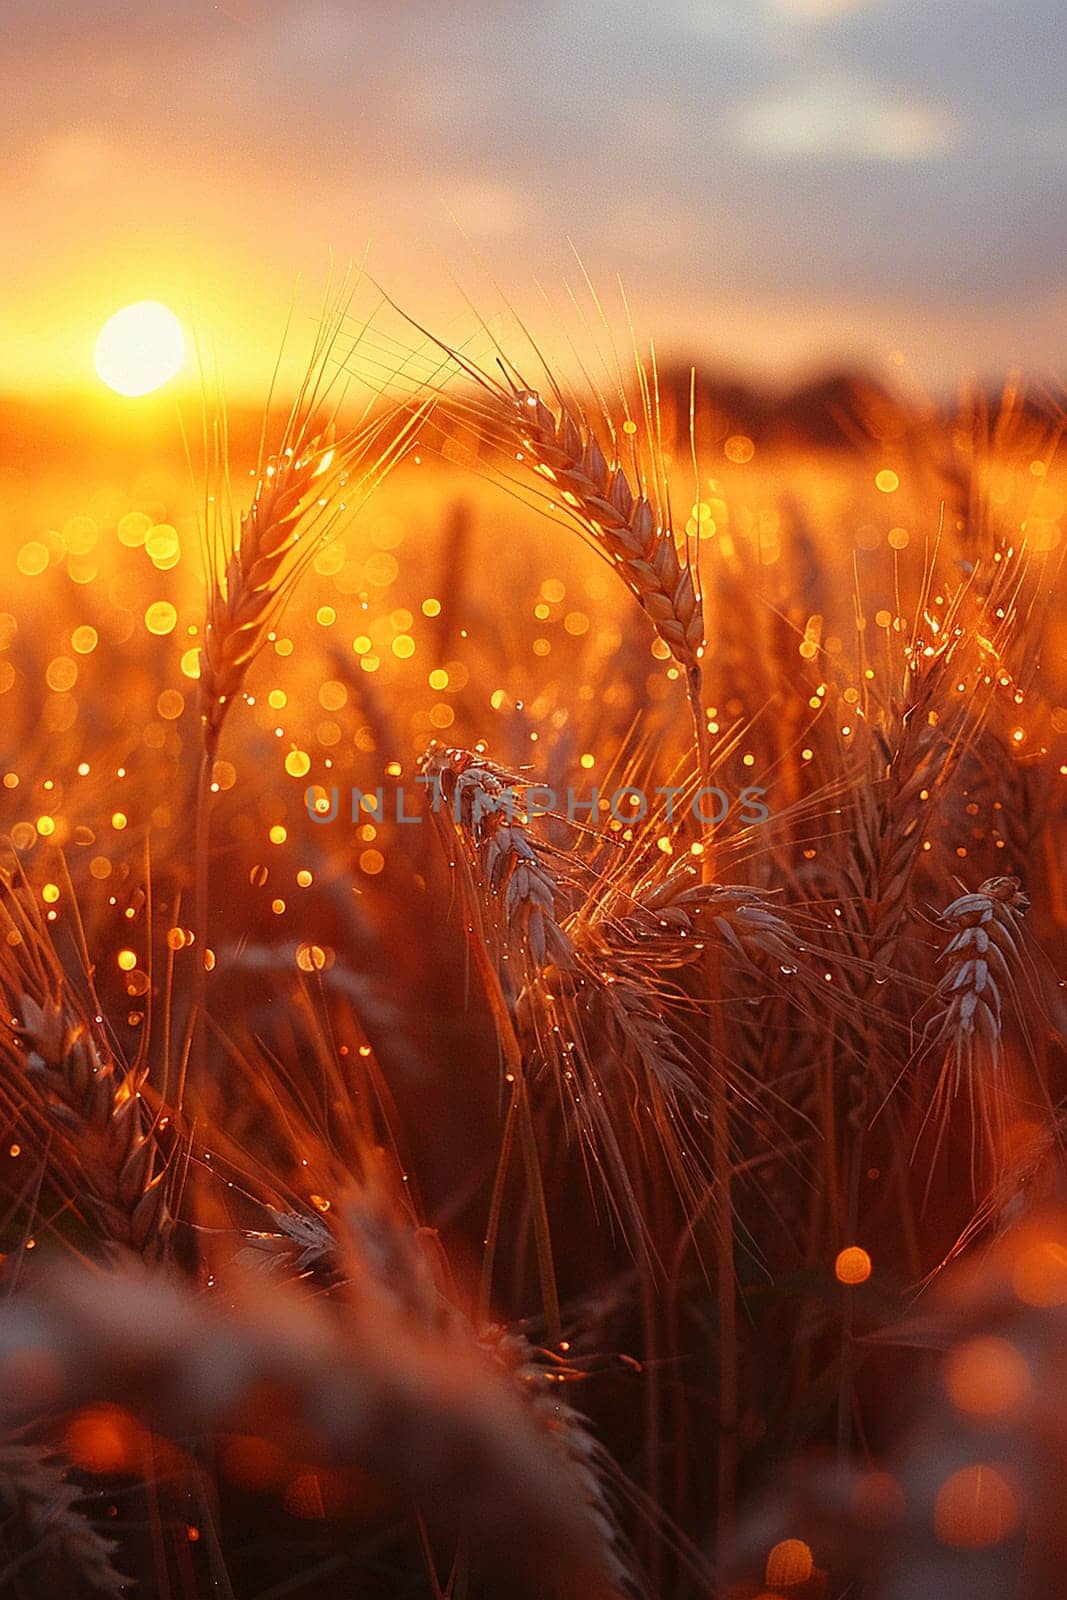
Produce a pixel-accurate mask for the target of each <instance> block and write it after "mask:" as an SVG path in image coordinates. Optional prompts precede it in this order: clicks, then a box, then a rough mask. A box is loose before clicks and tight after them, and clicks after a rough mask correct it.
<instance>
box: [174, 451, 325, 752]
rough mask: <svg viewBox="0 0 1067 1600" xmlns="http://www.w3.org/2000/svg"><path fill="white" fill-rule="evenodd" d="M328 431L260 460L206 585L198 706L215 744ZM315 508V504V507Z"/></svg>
mask: <svg viewBox="0 0 1067 1600" xmlns="http://www.w3.org/2000/svg"><path fill="white" fill-rule="evenodd" d="M332 451H333V444H332V438H331V436H330V435H329V434H327V435H326V436H325V437H322V438H320V437H314V438H311V439H308V440H307V441H303V440H299V439H298V448H294V447H293V446H289V445H287V446H285V447H283V449H282V452H281V454H280V455H277V456H274V457H272V458H271V459H270V460H269V461H268V462H267V464H266V467H265V469H264V471H263V473H262V474H261V476H260V478H259V480H258V482H257V483H256V487H255V490H254V493H253V496H252V502H251V504H250V506H249V507H248V509H247V511H244V512H243V513H242V515H241V524H240V532H239V533H238V535H237V537H236V539H235V540H234V542H233V548H232V549H231V551H230V553H229V556H228V559H227V560H226V563H225V566H224V568H223V571H222V573H221V574H220V577H219V580H218V583H217V585H215V586H213V587H212V588H211V589H210V591H209V594H210V599H209V614H208V619H207V624H206V627H205V630H204V648H203V656H202V660H201V664H200V714H201V718H202V721H203V726H204V737H205V741H206V743H207V747H208V749H209V751H211V752H214V750H215V749H216V747H217V745H218V740H219V734H220V733H221V731H222V724H223V721H224V720H225V717H226V713H227V711H228V709H229V707H230V706H231V705H232V703H233V701H234V698H235V697H236V696H237V695H238V694H239V693H240V690H241V686H242V684H243V683H244V680H245V675H246V673H247V672H248V669H249V667H250V666H251V664H252V662H253V661H254V660H255V657H256V656H257V654H258V653H259V651H260V650H261V649H262V648H263V644H264V641H265V635H266V631H267V629H268V628H269V626H270V620H271V617H272V616H273V614H274V612H275V609H276V605H277V600H278V591H279V584H280V582H281V579H282V576H283V573H284V569H285V568H286V567H287V566H288V565H289V564H290V563H291V562H292V560H293V559H294V558H295V556H296V554H297V549H298V545H299V539H300V523H301V521H302V520H303V519H304V516H305V512H306V510H307V509H308V508H307V501H308V497H309V495H311V493H312V492H313V490H314V488H315V482H314V480H315V478H316V476H317V475H318V474H320V473H322V471H323V470H324V467H327V466H328V465H329V458H330V456H331V455H332ZM316 509H321V508H316Z"/></svg>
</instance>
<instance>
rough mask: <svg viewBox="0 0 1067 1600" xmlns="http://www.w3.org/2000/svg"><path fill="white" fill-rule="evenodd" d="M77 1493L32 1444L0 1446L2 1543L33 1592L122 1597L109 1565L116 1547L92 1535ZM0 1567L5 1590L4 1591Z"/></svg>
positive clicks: (120, 1581)
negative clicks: (79, 1504) (33, 1584)
mask: <svg viewBox="0 0 1067 1600" xmlns="http://www.w3.org/2000/svg"><path fill="white" fill-rule="evenodd" d="M81 1499H82V1496H81V1494H80V1493H79V1491H78V1490H77V1489H76V1488H75V1487H74V1486H73V1485H72V1484H70V1483H68V1482H67V1481H66V1478H65V1476H64V1473H63V1468H62V1467H61V1466H60V1464H59V1463H58V1462H57V1461H55V1460H54V1459H52V1458H50V1456H49V1453H48V1452H47V1451H45V1450H43V1449H41V1448H39V1447H38V1446H36V1445H27V1444H0V1512H2V1521H3V1547H4V1552H5V1553H6V1555H7V1556H8V1558H9V1559H10V1560H11V1561H12V1562H13V1563H17V1565H18V1567H19V1569H20V1571H21V1572H22V1573H23V1576H24V1581H25V1582H26V1583H27V1584H29V1583H30V1581H31V1578H32V1579H33V1581H34V1582H35V1584H36V1585H38V1586H39V1587H34V1590H33V1592H34V1593H42V1594H43V1593H45V1592H48V1593H50V1594H55V1595H59V1594H74V1593H77V1594H79V1595H82V1594H84V1595H89V1594H94V1595H116V1596H119V1595H124V1594H127V1593H128V1592H129V1591H128V1589H127V1582H128V1580H127V1579H126V1578H124V1577H123V1576H122V1574H121V1573H120V1572H117V1571H116V1570H115V1568H114V1566H113V1565H112V1556H113V1555H114V1552H115V1549H116V1545H115V1542H114V1540H112V1539H105V1538H104V1537H103V1536H102V1535H101V1534H99V1533H97V1531H96V1529H95V1528H94V1527H93V1525H92V1523H91V1522H90V1521H89V1519H88V1518H87V1517H86V1516H85V1514H84V1513H83V1512H81V1511H79V1510H78V1509H77V1507H78V1502H79V1501H80V1500H81ZM5 1576H6V1574H5V1571H4V1569H3V1568H2V1567H0V1585H3V1587H4V1589H5V1592H10V1593H12V1594H15V1593H28V1592H29V1589H28V1588H27V1589H25V1590H24V1589H23V1588H22V1587H21V1585H17V1586H16V1587H15V1588H13V1589H11V1590H10V1591H8V1590H7V1584H6V1583H5V1581H4V1580H5Z"/></svg>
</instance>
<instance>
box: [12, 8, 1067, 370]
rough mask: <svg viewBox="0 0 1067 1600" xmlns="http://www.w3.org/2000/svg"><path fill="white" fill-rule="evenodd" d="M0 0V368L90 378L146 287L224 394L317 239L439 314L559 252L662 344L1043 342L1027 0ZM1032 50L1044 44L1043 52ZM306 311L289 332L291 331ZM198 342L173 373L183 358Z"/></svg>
mask: <svg viewBox="0 0 1067 1600" xmlns="http://www.w3.org/2000/svg"><path fill="white" fill-rule="evenodd" d="M934 11H935V12H936V13H937V15H935V16H931V15H929V8H925V9H920V8H918V7H917V6H916V5H915V4H913V3H912V0H752V3H751V4H747V3H746V4H742V0H670V3H665V4H664V5H663V6H662V7H657V8H643V7H638V6H636V5H635V4H634V3H633V0H623V3H622V4H614V5H608V4H607V0H581V3H579V4H576V5H572V6H568V7H562V6H560V5H553V4H548V5H544V4H533V5H530V6H527V7H522V8H517V7H515V6H514V4H513V3H512V0H477V3H475V4H466V5H460V6H457V7H455V8H451V9H449V10H448V12H447V14H444V13H443V12H442V11H440V10H439V9H437V8H434V7H431V6H429V5H427V4H423V3H421V0H414V3H413V4H411V5H410V6H406V7H404V8H402V9H400V10H396V9H394V8H389V7H382V6H379V5H370V4H362V3H359V4H354V5H348V6H342V5H340V4H337V3H330V0H276V3H268V0H226V4H224V5H214V4H206V3H200V0H193V3H183V4H177V3H175V0H163V3H161V4H160V5H158V6H156V7H154V8H152V9H151V11H150V12H146V10H145V9H144V8H143V7H139V6H134V5H133V4H132V0H107V3H105V4H104V5H93V6H89V5H88V4H87V3H84V0H74V3H72V4H70V5H67V6H64V8H63V11H62V15H61V16H55V15H53V16H52V17H50V18H44V17H43V16H42V14H41V13H40V12H39V11H38V9H37V8H36V7H35V6H30V5H29V4H28V3H26V0H12V5H11V6H10V7H9V12H10V13H11V14H12V23H13V26H11V27H10V28H9V30H8V33H9V40H10V45H9V48H8V49H7V51H6V52H5V58H4V61H3V63H2V64H0V94H2V95H3V103H4V106H5V111H4V117H5V119H6V122H7V124H8V126H7V130H6V134H5V138H4V140H3V144H2V147H0V149H2V154H0V204H2V205H3V208H4V213H5V215H6V216H7V217H8V218H9V219H11V218H14V219H16V225H15V226H13V227H9V228H8V229H7V230H5V232H6V240H5V249H4V251H3V252H2V253H0V303H2V305H3V311H2V313H0V316H2V322H3V339H2V345H3V368H2V372H0V389H2V390H3V391H5V392H8V393H12V392H14V393H25V394H29V393H33V394H38V395H41V394H48V393H51V392H56V391H64V392H72V391H79V390H83V389H88V390H91V389H93V388H94V387H97V385H96V380H95V378H94V373H93V346H94V342H95V340H96V337H97V334H98V332H99V330H100V327H101V325H102V324H103V323H104V322H105V321H106V319H107V318H108V317H109V316H110V315H111V314H112V313H113V312H114V311H116V310H117V309H119V308H120V307H121V306H123V305H125V304H127V303H128V302H131V301H137V300H142V299H149V298H150V299H154V300H160V301H162V302H164V304H166V305H168V306H170V307H172V308H173V309H174V311H175V312H176V313H177V314H178V315H179V317H180V318H181V320H182V322H183V324H184V326H185V327H186V329H187V330H188V332H189V334H190V336H191V337H192V338H193V339H194V340H195V341H196V342H197V344H198V345H199V347H200V349H201V351H202V352H203V353H204V359H205V361H206V363H207V365H208V366H209V367H211V368H212V369H214V368H216V367H217V369H218V370H219V371H221V372H222V373H223V374H224V376H225V383H226V387H227V390H228V392H229V393H230V395H231V396H232V397H234V398H238V399H243V398H254V397H255V396H256V395H257V394H259V393H261V392H262V387H263V385H264V383H265V382H266V380H267V378H268V377H269V373H270V370H271V366H272V364H273V360H274V356H275V353H276V349H277V344H278V340H279V338H280V335H281V330H282V327H283V325H284V322H285V319H286V315H287V312H288V309H289V307H290V305H291V304H293V305H295V317H296V321H295V328H296V331H297V332H298V333H299V330H300V328H301V326H302V325H304V324H305V323H306V325H307V327H308V329H309V330H310V327H311V322H312V318H313V316H314V314H315V310H316V307H317V304H318V296H319V294H320V292H321V287H322V284H323V282H324V280H325V278H326V275H327V272H328V270H329V264H330V260H331V255H332V257H333V259H334V261H335V262H340V263H344V262H346V261H348V260H351V259H357V260H358V259H361V258H362V257H363V256H364V253H365V252H367V251H368V250H369V257H368V260H369V266H370V270H371V271H372V272H373V273H374V275H375V276H376V277H377V278H378V279H379V280H380V281H381V282H382V283H383V284H384V285H386V286H387V287H388V289H389V291H390V293H391V294H394V295H395V296H396V297H397V298H399V300H400V301H401V302H402V303H403V304H404V305H405V306H406V307H410V308H411V309H412V310H413V311H414V312H417V314H418V315H419V317H420V318H421V319H423V320H428V321H429V322H430V323H431V324H432V325H433V326H434V327H435V330H441V331H443V332H444V333H445V335H446V336H447V337H449V338H462V337H465V335H466V333H467V332H469V331H470V329H471V328H472V327H473V326H474V318H473V315H472V314H471V313H470V311H469V310H468V309H467V308H466V304H465V297H466V296H469V297H470V299H471V301H472V302H473V304H474V305H475V306H476V308H477V310H478V312H479V313H480V314H483V315H484V316H486V317H487V318H488V319H489V320H490V321H493V320H494V319H495V318H497V317H500V316H502V315H504V314H505V313H504V312H503V309H502V308H503V297H502V292H501V289H499V288H497V287H495V285H500V286H502V290H503V292H504V294H506V296H507V298H508V299H509V300H511V301H513V302H514V304H515V306H516V308H517V309H519V310H520V311H521V312H522V313H523V314H524V315H526V316H529V317H531V318H532V319H533V320H534V321H535V322H536V321H537V320H538V317H539V316H540V317H541V325H542V326H543V325H544V323H545V321H546V320H547V316H548V314H547V313H546V311H545V307H544V303H543V298H542V297H543V295H544V296H547V299H548V301H549V302H550V304H551V305H552V306H554V307H559V306H565V305H566V300H567V285H568V284H574V283H577V282H579V281H580V273H579V270H578V267H577V266H576V261H575V252H578V253H579V254H580V256H581V259H582V261H583V263H584V265H585V266H586V267H587V268H588V271H589V273H590V276H591V278H592V280H593V281H594V282H595V283H596V284H597V286H598V288H602V289H604V290H605V292H606V293H607V294H609V295H610V294H612V293H613V292H614V290H615V280H616V277H617V276H618V277H621V279H622V281H623V283H624V284H625V287H626V291H627V293H628V295H629V296H630V298H631V299H632V302H633V305H634V310H635V318H636V320H637V322H638V324H639V326H640V327H641V329H642V331H647V332H648V333H649V334H650V335H653V336H654V337H655V338H656V340H657V345H658V347H659V349H660V350H661V351H664V352H665V353H667V354H676V355H678V356H680V357H684V358H685V359H694V360H697V361H699V362H700V363H702V364H703V365H705V366H706V367H708V368H710V369H713V370H729V371H736V372H738V373H739V374H740V375H742V376H746V377H756V378H767V379H772V380H776V381H778V380H780V381H790V380H792V379H793V378H796V377H798V376H801V375H806V374H807V373H809V372H810V371H811V370H812V369H813V368H816V367H825V366H828V365H835V364H842V363H851V364H863V365H865V366H866V367H868V368H870V369H871V370H872V371H874V372H875V373H878V374H884V373H885V372H886V371H887V370H892V369H894V368H895V369H896V370H897V371H899V372H903V373H904V374H906V375H908V376H910V377H914V378H915V379H916V380H917V381H918V382H919V383H920V384H922V385H925V386H929V387H932V388H935V389H939V390H944V389H946V388H951V387H953V386H954V385H955V383H956V381H957V380H958V379H959V378H960V377H961V376H964V375H966V374H968V373H977V374H978V376H980V377H982V378H983V379H994V378H995V377H997V376H998V375H999V374H1001V373H1002V372H1003V371H1005V370H1006V369H1008V368H1010V367H1022V368H1024V369H1027V370H1028V371H1030V372H1032V373H1033V374H1034V375H1035V376H1036V377H1038V378H1041V379H1053V380H1054V379H1055V378H1056V377H1057V376H1058V375H1059V374H1060V372H1061V370H1062V367H1061V363H1062V357H1063V355H1064V352H1065V350H1067V280H1065V277H1064V272H1063V266H1062V262H1063V260H1064V259H1065V254H1064V250H1063V243H1064V240H1063V236H1062V221H1061V219H1062V216H1063V214H1064V211H1063V206H1062V196H1063V191H1064V187H1065V178H1067V123H1065V122H1064V120H1063V116H1062V111H1061V110H1058V109H1057V107H1058V105H1059V99H1058V95H1057V92H1056V88H1055V77H1056V75H1055V73H1054V71H1053V70H1052V65H1051V64H1050V62H1049V48H1050V46H1051V45H1052V44H1054V40H1055V35H1056V17H1055V7H1054V6H1052V4H1051V0H1024V4H1022V6H1021V7H1019V8H1016V9H1015V10H1014V11H1013V12H1012V14H1011V17H1010V18H1009V16H1008V14H1007V12H1006V11H1005V10H1004V8H995V7H993V6H991V5H990V4H987V3H986V0H948V3H946V4H945V5H944V6H943V7H939V8H934ZM1054 58H1055V52H1054V53H1053V60H1054ZM300 343H301V341H300V340H299V339H297V340H296V341H295V343H294V348H296V347H297V346H299V345H300ZM198 382H199V379H198V375H197V364H196V361H195V359H194V360H193V361H191V362H190V363H189V365H188V367H187V370H186V373H185V375H184V376H183V377H182V378H181V379H180V380H179V381H178V387H181V386H182V385H183V384H184V385H185V386H186V387H190V386H191V387H196V386H197V385H198Z"/></svg>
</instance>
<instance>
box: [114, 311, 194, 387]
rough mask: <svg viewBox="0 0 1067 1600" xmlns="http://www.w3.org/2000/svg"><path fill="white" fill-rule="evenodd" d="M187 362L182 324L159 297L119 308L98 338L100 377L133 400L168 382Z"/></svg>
mask: <svg viewBox="0 0 1067 1600" xmlns="http://www.w3.org/2000/svg"><path fill="white" fill-rule="evenodd" d="M184 361H185V335H184V333H183V332H182V325H181V323H180V322H179V321H178V319H177V317H176V316H175V315H174V312H173V311H168V309H167V307H166V306H164V305H160V303H159V301H158V300H138V301H137V303H136V304H135V305H130V306H124V307H123V309H122V310H121V311H116V313H115V315H114V316H113V317H109V318H108V320H107V322H105V323H104V326H103V327H102V328H101V330H100V335H99V337H98V339H97V341H96V353H95V363H96V372H97V376H98V377H99V378H100V379H101V380H102V381H103V382H104V383H106V384H107V386H108V388H109V389H114V390H115V392H116V393H117V394H124V395H127V396H129V397H130V398H131V399H134V398H136V397H137V396H139V395H143V394H151V393H152V391H153V389H159V388H161V387H162V385H163V384H165V383H169V381H170V379H171V378H173V377H174V376H175V375H176V374H177V373H178V372H180V371H181V368H182V365H183V363H184Z"/></svg>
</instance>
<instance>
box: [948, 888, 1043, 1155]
mask: <svg viewBox="0 0 1067 1600" xmlns="http://www.w3.org/2000/svg"><path fill="white" fill-rule="evenodd" d="M1029 905H1030V901H1029V899H1028V898H1027V896H1026V894H1025V893H1024V892H1023V890H1022V887H1021V886H1020V883H1019V880H1018V878H1011V877H1001V878H987V879H986V881H985V882H984V883H983V884H981V885H980V886H979V888H978V889H977V890H976V891H975V892H974V893H973V894H963V895H960V896H959V897H958V898H957V899H955V900H954V901H953V902H952V904H951V905H950V906H948V907H946V909H945V910H944V911H943V912H942V913H941V918H940V920H941V923H942V925H943V926H944V927H946V928H948V929H950V930H951V931H952V937H951V938H950V939H949V941H948V943H947V944H946V946H945V948H944V950H943V951H942V952H941V955H940V957H939V960H940V961H942V962H943V963H944V964H945V972H944V975H943V977H942V978H941V981H940V982H939V984H938V986H937V992H936V995H935V997H934V1000H933V1002H932V1015H931V1017H930V1019H929V1020H928V1021H927V1023H926V1026H925V1028H924V1030H923V1043H922V1047H921V1051H922V1054H924V1055H925V1054H927V1053H928V1052H930V1051H936V1053H937V1054H938V1056H939V1057H940V1059H941V1063H942V1064H941V1069H940V1073H939V1076H938V1080H937V1085H936V1088H935V1093H934V1099H933V1102H932V1105H931V1111H930V1112H928V1113H927V1116H928V1117H929V1116H930V1115H931V1114H932V1113H933V1112H934V1111H935V1110H936V1111H937V1112H938V1113H940V1115H941V1117H942V1119H944V1118H946V1117H947V1115H948V1111H949V1108H950V1107H951V1105H952V1104H953V1102H955V1101H956V1100H957V1099H958V1098H959V1096H960V1095H961V1093H962V1095H963V1096H964V1097H965V1099H966V1102H967V1105H968V1108H969V1112H970V1118H971V1126H972V1133H973V1137H974V1139H976V1140H977V1139H978V1138H979V1137H981V1139H982V1141H983V1142H984V1145H985V1149H986V1151H987V1152H988V1155H989V1158H990V1160H991V1162H992V1164H993V1170H994V1172H995V1173H996V1172H999V1170H1000V1166H1001V1163H1002V1161H1003V1155H1004V1151H1003V1143H1004V1132H1005V1128H1006V1124H1007V1120H1008V1114H1009V1109H1010V1106H1011V1103H1012V1085H1011V1084H1009V1083H1008V1082H1007V1081H1006V1067H1005V1061H1004V1050H1003V1030H1004V1003H1003V996H1004V994H1005V993H1007V994H1011V993H1013V991H1014V987H1015V980H1014V971H1013V969H1014V968H1016V967H1018V965H1019V964H1020V961H1021V952H1020V949H1019V946H1018V943H1017V942H1016V939H1017V935H1018V933H1019V924H1020V922H1021V920H1022V917H1023V915H1024V913H1025V912H1026V911H1027V910H1028V909H1029ZM942 1131H943V1124H942V1128H939V1131H938V1138H939V1140H940V1137H941V1132H942ZM974 1157H975V1152H974V1149H973V1146H972V1183H973V1181H974V1170H973V1169H974Z"/></svg>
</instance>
